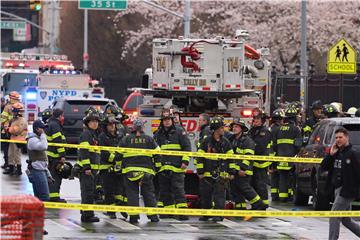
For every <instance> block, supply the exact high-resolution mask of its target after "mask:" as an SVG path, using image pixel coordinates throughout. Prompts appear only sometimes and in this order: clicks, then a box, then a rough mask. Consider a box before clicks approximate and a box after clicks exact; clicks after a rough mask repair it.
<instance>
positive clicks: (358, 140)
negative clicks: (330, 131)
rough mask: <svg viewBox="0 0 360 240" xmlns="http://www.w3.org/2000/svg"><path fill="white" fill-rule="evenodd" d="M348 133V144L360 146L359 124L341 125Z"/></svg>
mask: <svg viewBox="0 0 360 240" xmlns="http://www.w3.org/2000/svg"><path fill="white" fill-rule="evenodd" d="M343 127H344V128H346V129H347V130H348V131H349V137H350V143H351V144H352V145H358V146H360V124H347V125H343Z"/></svg>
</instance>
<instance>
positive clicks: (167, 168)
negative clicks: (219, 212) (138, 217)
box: [154, 109, 191, 220]
mask: <svg viewBox="0 0 360 240" xmlns="http://www.w3.org/2000/svg"><path fill="white" fill-rule="evenodd" d="M154 139H155V140H156V142H157V144H158V145H159V147H160V148H161V150H165V151H166V150H174V151H191V145H190V140H189V138H188V136H187V134H186V132H185V130H183V129H182V128H180V127H177V126H175V124H174V117H173V115H172V114H170V111H168V109H165V110H164V111H163V113H162V114H161V122H160V127H159V129H158V130H157V132H156V133H155V134H154ZM161 162H162V166H161V168H160V170H159V174H158V181H159V188H160V189H159V190H160V202H162V203H163V206H164V207H168V208H175V207H176V208H187V202H186V199H185V190H184V178H185V169H186V168H187V166H188V164H189V157H188V156H183V157H181V156H164V157H163V158H162V160H161ZM162 217H166V216H162ZM178 219H179V220H188V219H189V218H188V217H187V216H179V217H178Z"/></svg>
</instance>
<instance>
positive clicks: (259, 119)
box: [249, 109, 272, 206]
mask: <svg viewBox="0 0 360 240" xmlns="http://www.w3.org/2000/svg"><path fill="white" fill-rule="evenodd" d="M266 119H267V116H266V114H265V112H264V111H263V110H262V109H255V110H254V115H253V121H252V128H251V129H250V131H249V136H250V137H251V138H252V139H253V140H254V142H255V155H260V156H269V155H270V152H271V145H272V141H271V133H270V130H269V129H268V128H267V127H266V126H265V122H266ZM270 165H271V162H269V161H254V163H253V172H254V174H253V177H252V179H251V185H252V186H253V187H254V189H255V191H256V192H257V193H258V194H259V195H260V197H261V199H262V200H263V202H264V203H265V204H266V206H269V196H268V190H267V182H268V175H267V171H268V167H269V166H270Z"/></svg>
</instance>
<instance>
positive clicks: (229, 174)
mask: <svg viewBox="0 0 360 240" xmlns="http://www.w3.org/2000/svg"><path fill="white" fill-rule="evenodd" d="M210 129H211V130H212V131H213V134H212V135H211V136H209V137H207V138H205V139H204V141H202V142H201V144H200V148H199V150H198V152H201V153H224V154H230V155H233V154H234V152H233V150H232V147H231V144H230V142H229V140H227V139H226V138H225V137H224V132H225V131H224V122H223V121H222V119H221V118H218V117H214V118H213V119H211V121H210ZM231 167H233V168H231ZM196 169H197V174H198V176H199V181H200V182H199V189H200V199H201V207H202V208H203V209H211V208H212V205H213V202H214V208H215V209H224V208H225V197H226V188H227V187H228V183H229V181H230V180H232V179H234V174H235V172H236V170H235V166H234V161H233V160H232V159H208V158H203V157H201V158H198V159H197V164H196ZM210 218H211V217H209V216H203V217H200V219H199V220H200V221H207V220H209V219H210ZM212 220H213V221H214V222H217V221H222V220H223V217H212Z"/></svg>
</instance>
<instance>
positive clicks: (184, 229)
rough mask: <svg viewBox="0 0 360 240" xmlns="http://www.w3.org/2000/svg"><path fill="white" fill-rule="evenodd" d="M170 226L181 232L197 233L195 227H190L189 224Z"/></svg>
mask: <svg viewBox="0 0 360 240" xmlns="http://www.w3.org/2000/svg"><path fill="white" fill-rule="evenodd" d="M170 225H171V226H173V227H175V228H177V229H179V230H181V231H185V232H186V231H199V229H198V228H197V227H194V226H191V225H190V224H170Z"/></svg>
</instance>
